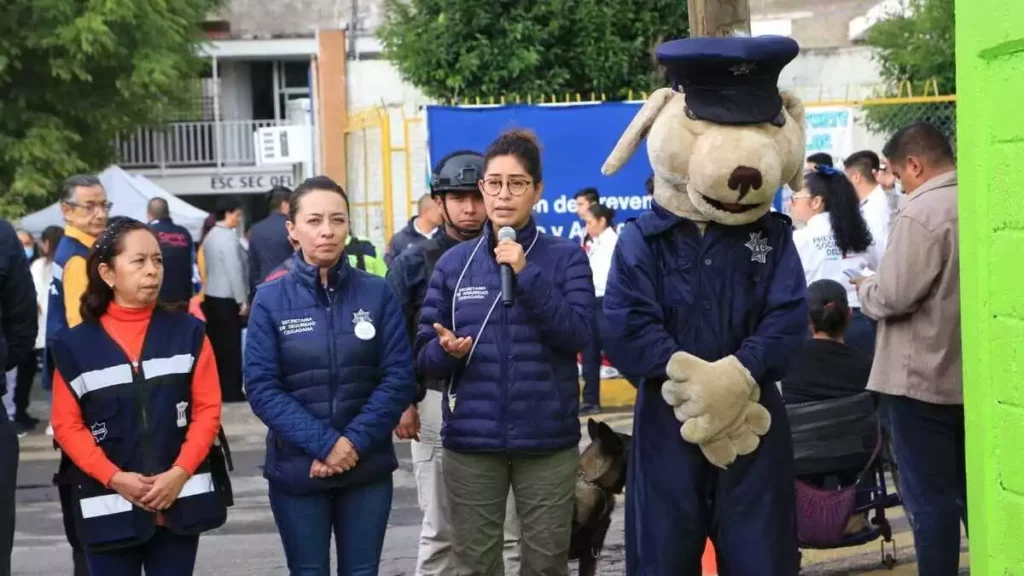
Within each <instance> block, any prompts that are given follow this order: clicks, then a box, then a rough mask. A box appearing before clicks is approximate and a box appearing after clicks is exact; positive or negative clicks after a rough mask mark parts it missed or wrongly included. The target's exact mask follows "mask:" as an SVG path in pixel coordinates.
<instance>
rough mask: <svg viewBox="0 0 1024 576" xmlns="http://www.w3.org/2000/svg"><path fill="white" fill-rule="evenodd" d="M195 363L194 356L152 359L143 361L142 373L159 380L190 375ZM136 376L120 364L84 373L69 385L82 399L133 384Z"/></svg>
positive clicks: (180, 355)
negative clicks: (104, 390) (109, 389)
mask: <svg viewBox="0 0 1024 576" xmlns="http://www.w3.org/2000/svg"><path fill="white" fill-rule="evenodd" d="M194 363H195V356H193V355H192V354H177V355H175V356H171V357H169V358H152V359H150V360H143V361H142V372H143V373H144V374H145V375H146V378H147V379H148V378H158V377H160V376H168V375H170V374H188V373H189V372H191V371H192V365H193V364H194ZM133 378H134V375H133V374H132V367H131V365H130V364H118V365H117V366H111V367H109V368H102V369H100V370H91V371H89V372H83V373H82V374H80V375H79V376H78V377H77V378H75V379H74V380H72V381H71V382H69V383H68V385H69V386H71V389H72V390H74V391H75V395H76V396H78V397H79V398H81V397H82V396H85V395H86V394H88V393H89V392H96V391H97V390H102V389H104V388H110V387H112V386H121V385H124V384H131V383H132V379H133Z"/></svg>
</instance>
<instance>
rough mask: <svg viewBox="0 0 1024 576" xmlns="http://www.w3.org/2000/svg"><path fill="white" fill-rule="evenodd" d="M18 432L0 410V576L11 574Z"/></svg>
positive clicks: (5, 413)
mask: <svg viewBox="0 0 1024 576" xmlns="http://www.w3.org/2000/svg"><path fill="white" fill-rule="evenodd" d="M18 451H19V446H18V433H17V432H16V431H15V430H14V424H12V423H11V421H10V420H9V419H8V418H7V412H5V411H3V410H0V576H10V574H11V551H12V550H13V549H14V509H15V502H14V490H15V488H16V487H17V485H18Z"/></svg>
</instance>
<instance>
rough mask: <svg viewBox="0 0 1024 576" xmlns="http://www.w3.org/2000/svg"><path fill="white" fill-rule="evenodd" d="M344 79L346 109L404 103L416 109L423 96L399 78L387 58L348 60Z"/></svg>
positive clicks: (356, 109) (403, 104)
mask: <svg viewBox="0 0 1024 576" xmlns="http://www.w3.org/2000/svg"><path fill="white" fill-rule="evenodd" d="M347 67H348V68H347V73H346V76H347V78H346V82H345V85H346V87H347V89H348V109H349V110H351V111H359V110H365V109H366V108H370V107H373V106H381V105H383V106H389V107H390V106H399V107H402V106H404V107H405V108H406V109H408V110H410V111H411V110H415V109H416V107H417V106H419V105H420V104H423V103H426V101H427V100H426V97H425V96H423V93H422V92H420V91H419V90H418V89H417V88H416V87H415V86H413V85H411V84H409V83H407V82H405V81H403V80H402V77H401V76H400V75H399V74H398V70H397V69H396V68H395V67H394V66H393V65H392V64H391V62H389V61H387V60H350V61H349V62H348V64H347Z"/></svg>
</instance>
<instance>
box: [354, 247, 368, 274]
mask: <svg viewBox="0 0 1024 576" xmlns="http://www.w3.org/2000/svg"><path fill="white" fill-rule="evenodd" d="M356 268H359V269H360V270H362V271H363V272H366V255H365V254H363V253H362V251H360V252H358V253H356Z"/></svg>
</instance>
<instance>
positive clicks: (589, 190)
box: [576, 186, 601, 204]
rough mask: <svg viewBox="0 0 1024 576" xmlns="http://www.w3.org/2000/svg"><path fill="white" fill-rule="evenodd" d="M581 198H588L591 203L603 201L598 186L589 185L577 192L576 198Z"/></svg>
mask: <svg viewBox="0 0 1024 576" xmlns="http://www.w3.org/2000/svg"><path fill="white" fill-rule="evenodd" d="M580 198H586V199H587V201H588V202H590V203H591V204H597V203H598V202H600V201H601V194H600V193H598V191H597V188H594V187H593V186H588V187H586V188H584V189H583V190H580V191H579V192H577V193H576V199H577V200H579V199H580Z"/></svg>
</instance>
